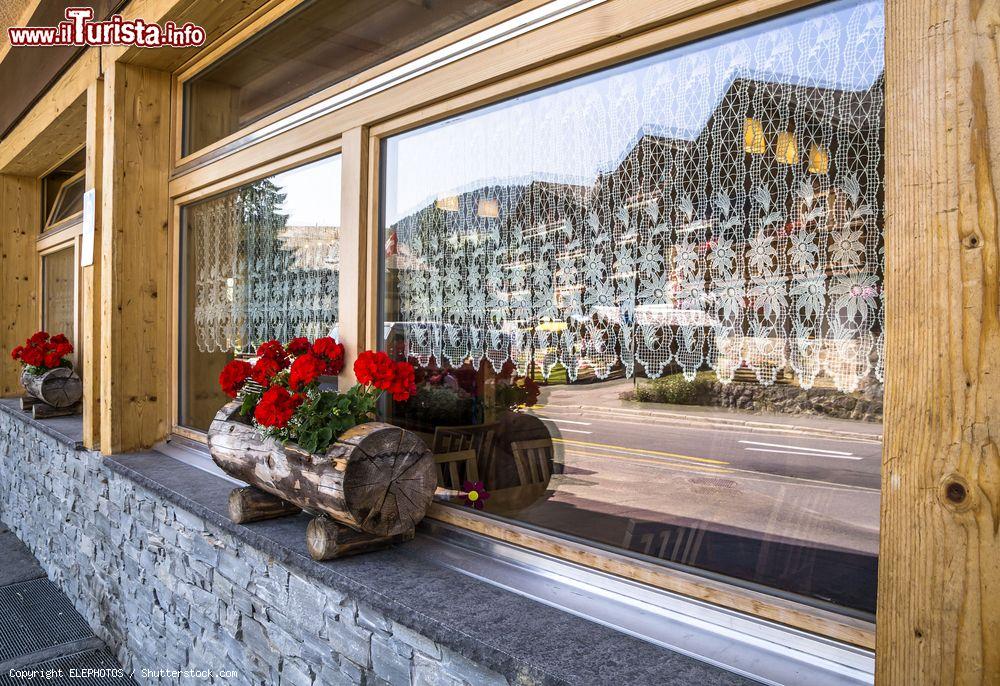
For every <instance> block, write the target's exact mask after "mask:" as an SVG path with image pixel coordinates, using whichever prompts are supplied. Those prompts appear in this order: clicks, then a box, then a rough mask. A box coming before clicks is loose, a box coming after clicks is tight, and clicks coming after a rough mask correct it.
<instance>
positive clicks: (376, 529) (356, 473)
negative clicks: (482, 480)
mask: <svg viewBox="0 0 1000 686" xmlns="http://www.w3.org/2000/svg"><path fill="white" fill-rule="evenodd" d="M336 453H341V454H343V453H347V454H348V456H349V458H348V459H347V461H346V469H345V473H344V479H343V492H344V502H345V505H346V509H347V511H348V512H349V513H350V519H351V521H352V522H353V523H356V526H357V528H359V529H361V530H362V531H365V532H367V533H370V534H374V535H377V536H394V535H396V534H402V533H405V532H407V531H410V532H412V530H413V529H414V527H416V525H417V524H418V523H419V522H420V520H421V519H423V517H424V515H425V514H426V512H427V509H428V508H429V507H430V505H431V501H432V500H433V499H434V490H435V489H436V488H437V471H436V469H435V465H434V456H433V454H432V453H431V451H430V449H429V448H428V447H427V445H426V444H425V443H424V442H423V441H422V440H420V437H418V436H417V435H416V434H413V433H411V432H409V431H406V430H405V429H401V428H399V427H397V426H392V425H391V424H384V423H382V422H368V423H367V424H361V425H358V426H355V427H354V428H352V429H349V430H348V431H347V432H345V433H344V435H343V436H341V437H340V440H339V441H338V442H337V443H335V444H334V445H333V446H331V449H330V451H329V452H328V455H330V456H334V455H335V454H336Z"/></svg>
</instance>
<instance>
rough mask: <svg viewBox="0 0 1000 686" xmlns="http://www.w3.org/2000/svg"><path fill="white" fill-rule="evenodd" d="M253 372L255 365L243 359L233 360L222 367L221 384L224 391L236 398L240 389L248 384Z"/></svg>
mask: <svg viewBox="0 0 1000 686" xmlns="http://www.w3.org/2000/svg"><path fill="white" fill-rule="evenodd" d="M251 373H253V366H252V365H251V364H250V363H249V362H244V361H243V360H232V361H231V362H230V363H229V364H227V365H226V366H225V367H223V369H222V373H221V374H219V385H220V386H222V392H223V393H225V394H226V395H228V396H229V397H230V398H235V397H236V395H237V394H238V393H239V392H240V390H241V389H242V388H243V387H244V386H245V385H246V383H247V381H249V379H250V374H251Z"/></svg>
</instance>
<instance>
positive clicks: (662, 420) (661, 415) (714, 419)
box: [559, 405, 882, 443]
mask: <svg viewBox="0 0 1000 686" xmlns="http://www.w3.org/2000/svg"><path fill="white" fill-rule="evenodd" d="M559 409H561V410H566V409H573V410H580V411H582V412H590V413H596V414H603V415H611V416H618V417H623V418H627V419H642V420H647V421H651V422H652V423H655V424H686V425H692V426H714V427H718V428H732V429H736V428H740V429H750V430H752V431H762V432H763V431H768V432H778V433H789V434H796V435H802V436H822V437H826V438H843V439H847V440H852V441H868V442H871V443H881V442H882V434H880V433H878V434H875V433H865V432H861V431H840V430H837V429H823V428H819V427H814V426H806V425H800V424H778V423H775V422H755V421H750V420H747V419H730V418H728V417H719V416H711V417H708V416H706V417H700V416H697V415H689V414H683V413H680V412H661V411H657V410H632V409H629V408H627V407H613V408H610V407H602V406H599V405H561V406H560V407H559Z"/></svg>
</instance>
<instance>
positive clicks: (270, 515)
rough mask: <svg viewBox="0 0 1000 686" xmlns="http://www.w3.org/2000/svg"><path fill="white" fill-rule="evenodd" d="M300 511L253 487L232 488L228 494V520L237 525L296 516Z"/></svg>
mask: <svg viewBox="0 0 1000 686" xmlns="http://www.w3.org/2000/svg"><path fill="white" fill-rule="evenodd" d="M301 511H302V510H301V509H299V508H298V507H296V506H295V505H292V504H291V503H289V502H286V501H284V500H282V499H281V498H279V497H278V496H276V495H271V494H270V493H267V492H266V491H262V490H260V489H259V488H255V487H254V486H245V487H243V488H234V489H233V490H232V492H231V493H230V494H229V518H230V519H231V520H233V521H234V522H236V523H237V524H246V523H247V522H259V521H262V520H265V519H274V518H276V517H287V516H289V515H296V514H298V513H299V512H301Z"/></svg>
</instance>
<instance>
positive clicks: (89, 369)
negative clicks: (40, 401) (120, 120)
mask: <svg viewBox="0 0 1000 686" xmlns="http://www.w3.org/2000/svg"><path fill="white" fill-rule="evenodd" d="M103 134H104V80H103V79H98V80H97V81H94V82H93V83H91V84H90V86H88V87H87V171H86V184H85V188H86V189H87V190H88V191H89V190H91V189H93V190H94V194H95V203H94V205H95V206H94V263H93V264H92V265H90V266H89V267H83V269H82V275H81V282H80V293H81V297H80V300H81V305H82V306H81V309H80V338H81V340H82V343H83V360H82V361H81V362H82V363H81V369H80V372H81V378H82V379H83V444H84V445H85V446H86V447H87V448H89V449H91V450H93V449H94V448H95V447H96V446H97V445H98V443H100V439H101V402H100V399H101V210H102V207H101V184H102V181H103V177H102V173H101V172H102V168H103V161H104V157H103V151H104V146H103ZM83 239H84V240H87V237H86V236H84V238H83Z"/></svg>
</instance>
